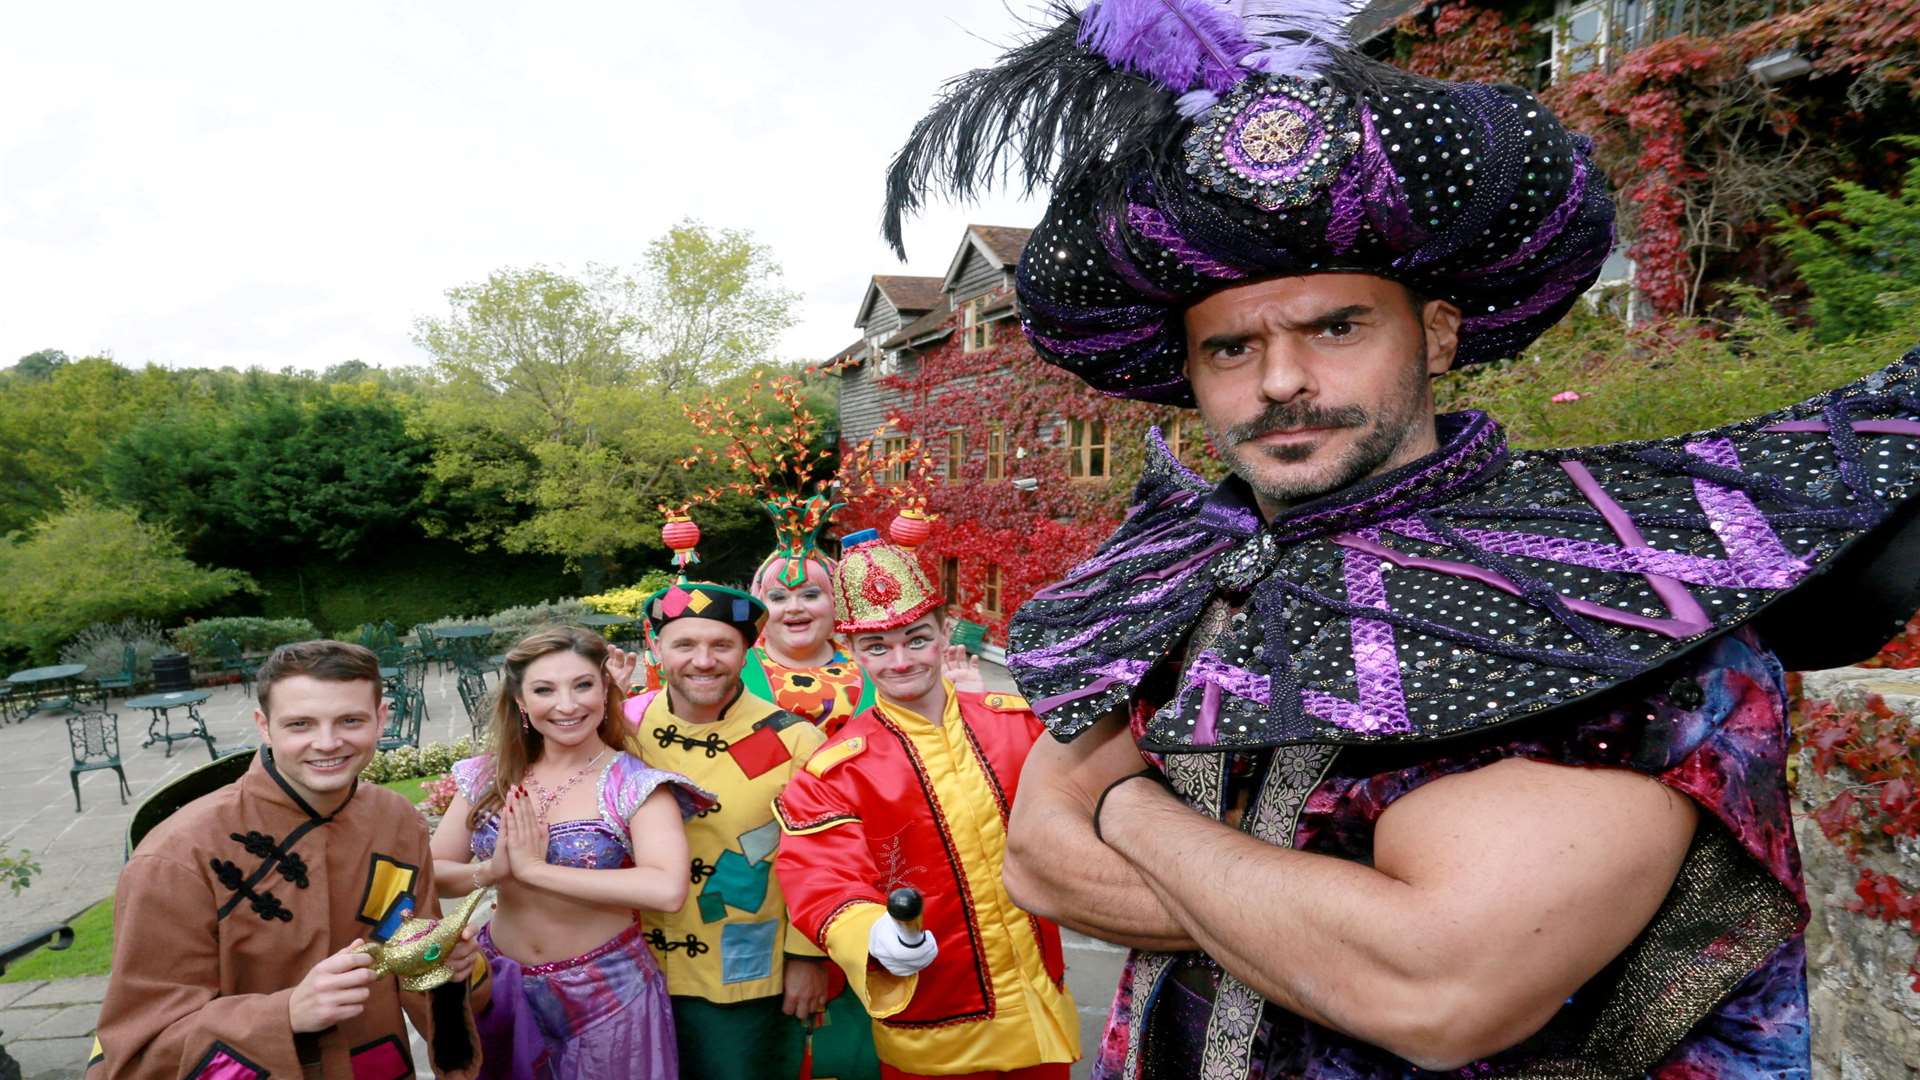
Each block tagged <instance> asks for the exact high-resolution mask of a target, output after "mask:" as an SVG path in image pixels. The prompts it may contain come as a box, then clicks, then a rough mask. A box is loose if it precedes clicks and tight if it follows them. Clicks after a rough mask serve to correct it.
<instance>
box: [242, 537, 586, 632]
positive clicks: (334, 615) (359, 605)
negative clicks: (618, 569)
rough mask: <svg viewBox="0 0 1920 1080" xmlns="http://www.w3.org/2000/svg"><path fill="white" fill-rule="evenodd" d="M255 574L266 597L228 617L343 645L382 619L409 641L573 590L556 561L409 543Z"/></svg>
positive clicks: (256, 570)
mask: <svg viewBox="0 0 1920 1080" xmlns="http://www.w3.org/2000/svg"><path fill="white" fill-rule="evenodd" d="M252 573H253V575H254V577H255V578H256V579H258V580H259V582H260V587H261V589H262V590H263V591H264V595H262V596H261V597H260V598H259V599H258V601H257V602H254V603H251V604H246V605H242V604H238V603H236V604H235V605H234V606H233V607H232V608H231V609H229V610H230V612H231V613H232V614H235V615H244V614H256V613H257V614H261V615H266V616H289V615H299V616H303V617H305V618H308V619H312V620H313V622H314V624H315V625H317V626H319V627H320V629H321V630H323V631H325V632H327V633H329V634H332V635H334V636H336V637H338V636H341V635H346V636H347V638H348V639H351V638H352V636H353V628H355V627H358V626H360V625H362V624H364V623H377V622H380V621H381V620H383V619H384V620H387V621H390V622H392V623H393V624H394V625H395V626H397V627H399V628H400V632H401V633H402V634H403V635H407V636H411V634H412V632H413V627H414V625H415V624H416V623H423V622H429V621H432V620H436V619H442V618H445V617H449V616H468V617H471V616H479V615H482V614H484V613H486V612H489V611H498V610H500V609H501V608H504V607H508V606H510V605H513V604H525V603H530V602H533V601H536V600H539V599H540V598H541V597H543V596H553V595H555V594H556V593H568V592H572V591H574V589H575V588H576V586H575V584H574V582H575V580H576V579H575V577H574V575H572V574H569V573H567V572H566V570H565V567H564V565H563V564H562V562H561V560H560V559H557V558H551V557H548V556H542V555H502V554H499V553H492V552H480V553H476V552H470V551H466V550H464V549H462V548H461V547H460V546H459V545H458V544H453V543H449V542H447V541H444V540H414V541H409V542H407V543H406V544H401V545H391V546H388V547H386V548H383V549H381V550H379V551H378V552H369V553H366V554H363V555H361V556H357V557H355V558H353V559H348V560H332V559H328V560H320V559H314V560H310V561H308V562H305V563H289V562H280V563H276V564H274V565H271V566H260V567H256V568H253V569H252ZM251 599H252V598H249V600H251ZM225 613H227V612H226V611H223V612H222V614H225Z"/></svg>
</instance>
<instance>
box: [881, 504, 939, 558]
mask: <svg viewBox="0 0 1920 1080" xmlns="http://www.w3.org/2000/svg"><path fill="white" fill-rule="evenodd" d="M932 535H933V515H932V514H929V513H927V512H926V511H925V510H922V509H920V508H919V507H917V506H909V507H907V508H906V509H905V510H902V511H900V512H899V513H898V514H895V515H894V517H893V521H892V522H891V523H890V524H889V525H888V526H887V536H888V537H890V538H891V539H892V540H893V542H894V543H896V544H899V545H900V546H901V547H903V548H906V549H907V550H908V551H912V550H913V549H914V548H917V547H919V546H920V545H921V544H924V543H926V542H927V537H929V536H932Z"/></svg>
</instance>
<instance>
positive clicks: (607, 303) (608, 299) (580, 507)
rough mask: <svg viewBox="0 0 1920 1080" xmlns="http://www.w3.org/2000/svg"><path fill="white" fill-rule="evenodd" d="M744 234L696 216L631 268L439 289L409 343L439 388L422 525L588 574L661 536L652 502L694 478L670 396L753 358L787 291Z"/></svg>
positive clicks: (428, 420)
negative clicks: (551, 558)
mask: <svg viewBox="0 0 1920 1080" xmlns="http://www.w3.org/2000/svg"><path fill="white" fill-rule="evenodd" d="M778 279H779V269H778V267H777V266H776V265H775V264H774V262H773V260H772V258H771V256H770V254H769V253H768V252H767V250H766V249H765V248H764V247H762V246H760V245H758V244H755V243H754V242H753V241H752V239H751V238H750V237H749V236H748V235H747V234H745V233H741V232H735V231H730V230H712V229H708V228H705V227H703V226H700V225H698V224H694V223H690V222H689V223H683V224H681V225H678V226H676V227H674V228H673V229H672V230H671V231H669V232H668V233H667V235H665V236H663V237H661V238H660V239H658V240H656V241H654V243H653V244H652V245H650V246H649V248H648V252H647V256H646V259H645V260H644V262H643V264H642V266H641V267H640V268H639V270H638V271H637V272H635V273H625V272H621V271H617V270H613V269H610V268H606V267H600V266H590V267H588V268H587V270H586V271H585V272H584V273H581V274H579V275H577V276H569V275H566V274H562V273H559V272H557V271H554V270H550V269H547V268H544V267H532V268H527V269H505V270H500V271H498V272H496V273H494V274H493V275H491V276H490V277H488V279H487V280H486V281H484V282H481V283H478V284H474V285H465V286H461V287H459V288H455V289H452V290H449V291H448V293H447V298H448V300H449V302H450V311H449V313H448V314H447V315H446V316H445V317H442V318H437V319H422V320H420V321H419V322H418V323H417V324H416V332H415V340H416V341H417V342H418V343H419V344H420V346H421V347H422V348H423V349H425V350H426V351H427V353H428V354H429V355H430V356H431V357H432V360H433V373H434V376H435V380H436V385H435V386H434V387H433V388H432V389H431V390H430V391H429V392H428V393H427V394H426V395H425V397H424V401H423V408H422V411H421V413H420V418H419V423H420V429H421V431H422V432H423V433H424V434H426V435H428V436H429V437H430V439H431V442H432V445H433V454H432V460H431V462H430V463H429V466H428V472H429V477H430V479H429V485H428V496H429V498H428V501H429V507H428V510H427V511H426V513H425V514H423V516H422V524H423V526H424V527H425V528H426V529H427V530H428V531H429V532H430V533H432V534H434V535H440V536H450V537H454V538H456V539H458V540H460V541H461V542H462V543H464V544H466V545H468V546H469V547H472V548H475V549H478V548H483V547H487V546H494V545H497V546H499V547H501V548H503V549H505V550H507V551H513V552H543V553H548V554H554V555H561V556H564V557H565V558H566V559H567V560H568V563H569V565H571V566H574V567H576V568H580V569H584V570H586V571H587V572H588V574H589V579H588V583H589V584H590V585H591V584H592V582H593V581H595V580H597V579H603V578H604V577H605V574H606V572H607V571H608V570H610V569H611V567H612V565H613V564H614V563H615V562H617V560H618V559H619V558H620V557H621V556H623V555H625V554H628V553H632V552H635V551H651V550H658V549H659V547H660V541H659V539H658V537H657V535H655V534H656V532H657V528H658V525H659V520H660V519H659V514H658V512H657V510H656V504H657V503H659V502H661V501H669V502H671V501H678V499H679V498H680V497H681V496H682V495H683V494H684V493H685V492H687V491H689V490H692V489H693V488H695V487H697V486H699V485H700V484H702V483H703V482H704V476H703V474H701V473H700V472H699V471H698V470H694V471H689V470H686V469H683V468H681V466H680V464H679V461H680V459H681V458H682V457H683V456H684V455H685V454H686V452H687V449H688V448H689V446H690V444H691V443H692V441H693V440H694V438H695V435H694V433H693V431H692V428H691V426H690V425H689V424H688V423H687V422H686V420H685V418H684V417H683V416H682V415H681V413H680V409H679V405H678V404H677V402H678V399H680V398H681V397H684V396H685V394H686V393H687V392H688V391H690V390H691V389H693V388H695V387H697V386H701V385H711V384H712V383H714V382H715V381H717V380H720V379H724V378H726V377H728V376H729V375H732V374H734V373H737V372H739V371H741V370H742V369H744V368H745V367H746V366H747V365H749V364H752V363H755V362H763V361H764V357H765V355H766V354H767V353H768V352H769V351H771V350H772V349H773V347H774V345H775V343H776V341H777V339H778V336H779V334H780V332H781V331H782V330H784V329H785V328H786V327H787V326H789V325H791V323H792V315H791V308H792V305H793V303H794V300H795V297H794V296H793V294H791V293H789V292H788V291H787V290H786V289H784V288H783V287H781V286H780V284H779V280H778Z"/></svg>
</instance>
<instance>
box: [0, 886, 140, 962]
mask: <svg viewBox="0 0 1920 1080" xmlns="http://www.w3.org/2000/svg"><path fill="white" fill-rule="evenodd" d="M71 925H72V926H73V944H72V945H69V946H68V947H67V948H65V949H63V950H61V951H59V952H54V951H53V950H51V949H41V950H40V951H39V952H36V953H31V954H29V955H28V956H27V957H26V959H24V960H21V961H20V962H19V963H17V964H14V965H13V966H12V967H9V968H8V969H7V971H6V974H4V975H0V983H10V982H28V981H31V980H34V979H77V978H79V977H80V976H82V975H105V974H106V973H107V972H108V971H109V970H110V969H111V968H112V967H113V897H111V896H109V897H107V898H106V899H105V900H102V901H100V902H99V903H97V904H95V905H93V906H92V907H90V908H88V909H87V910H86V911H85V912H84V913H82V914H81V916H80V917H79V918H77V919H75V920H73V922H72V924H71Z"/></svg>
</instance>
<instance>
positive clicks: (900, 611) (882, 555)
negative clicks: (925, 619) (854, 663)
mask: <svg viewBox="0 0 1920 1080" xmlns="http://www.w3.org/2000/svg"><path fill="white" fill-rule="evenodd" d="M840 543H841V549H840V565H839V566H837V567H835V568H834V571H833V609H834V622H833V628H834V629H835V630H837V631H839V632H840V633H842V634H868V633H872V632H874V631H876V630H892V629H893V628H894V627H897V626H905V625H907V624H908V623H910V622H912V621H914V620H915V619H918V618H920V617H921V616H922V615H925V614H926V613H927V612H929V611H932V610H933V609H935V608H937V607H939V606H940V593H939V592H938V590H936V589H934V587H933V584H932V583H931V582H929V581H928V580H927V575H926V573H925V572H924V571H922V570H921V569H920V560H918V559H916V558H914V557H913V553H912V552H911V551H908V550H907V549H905V548H903V547H898V546H896V545H894V544H889V543H887V542H886V541H885V540H882V539H880V533H879V532H878V531H877V530H874V529H862V530H860V531H859V532H856V533H848V534H847V535H846V536H845V537H842V538H841V541H840Z"/></svg>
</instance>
